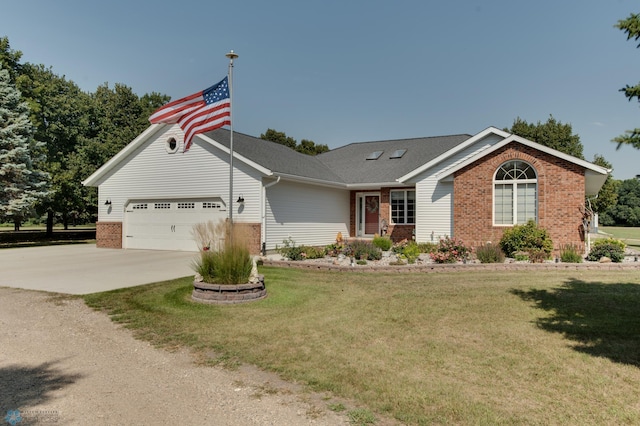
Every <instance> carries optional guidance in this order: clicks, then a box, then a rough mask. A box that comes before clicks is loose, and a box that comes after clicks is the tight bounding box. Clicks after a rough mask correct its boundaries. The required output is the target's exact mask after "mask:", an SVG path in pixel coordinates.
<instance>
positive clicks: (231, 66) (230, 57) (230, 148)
mask: <svg viewBox="0 0 640 426" xmlns="http://www.w3.org/2000/svg"><path fill="white" fill-rule="evenodd" d="M225 56H226V57H227V58H229V106H230V108H229V109H230V113H231V124H230V125H229V127H230V128H231V137H230V139H229V224H230V225H231V226H233V207H234V206H233V122H234V117H233V60H234V59H236V58H237V57H238V55H237V54H236V53H235V52H234V51H233V50H231V51H230V52H229V53H227V54H226V55H225Z"/></svg>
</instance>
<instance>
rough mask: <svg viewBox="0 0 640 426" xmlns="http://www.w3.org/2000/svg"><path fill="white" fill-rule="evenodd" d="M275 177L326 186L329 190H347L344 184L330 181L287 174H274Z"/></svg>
mask: <svg viewBox="0 0 640 426" xmlns="http://www.w3.org/2000/svg"><path fill="white" fill-rule="evenodd" d="M273 176H278V177H281V178H282V179H284V180H286V181H290V182H299V183H308V184H311V185H318V186H325V187H328V188H339V189H347V185H346V184H344V183H339V182H334V181H330V180H323V179H315V178H310V177H304V176H297V175H291V174H287V173H278V172H275V173H273Z"/></svg>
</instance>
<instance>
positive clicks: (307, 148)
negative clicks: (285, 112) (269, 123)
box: [260, 129, 329, 155]
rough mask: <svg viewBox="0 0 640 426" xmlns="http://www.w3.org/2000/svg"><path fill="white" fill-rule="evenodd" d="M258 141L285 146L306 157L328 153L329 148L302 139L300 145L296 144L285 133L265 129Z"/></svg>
mask: <svg viewBox="0 0 640 426" xmlns="http://www.w3.org/2000/svg"><path fill="white" fill-rule="evenodd" d="M260 139H264V140H268V141H271V142H275V143H279V144H280V145H284V146H287V147H289V148H291V149H293V150H295V151H298V152H300V153H302V154H307V155H317V154H321V153H323V152H327V151H329V147H328V146H327V145H324V144H317V145H316V143H315V142H313V141H311V140H308V139H302V140H301V141H300V144H298V142H297V141H296V140H295V139H294V138H292V137H291V136H287V135H286V133H285V132H278V131H277V130H274V129H267V131H266V132H264V133H263V134H261V135H260Z"/></svg>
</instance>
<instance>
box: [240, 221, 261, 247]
mask: <svg viewBox="0 0 640 426" xmlns="http://www.w3.org/2000/svg"><path fill="white" fill-rule="evenodd" d="M233 226H234V227H237V228H240V233H241V235H242V236H243V237H244V238H246V239H247V242H248V243H249V252H251V254H259V253H260V250H261V249H262V247H261V246H260V240H261V238H262V235H261V226H260V224H259V223H238V222H234V224H233Z"/></svg>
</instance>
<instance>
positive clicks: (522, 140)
mask: <svg viewBox="0 0 640 426" xmlns="http://www.w3.org/2000/svg"><path fill="white" fill-rule="evenodd" d="M511 142H517V143H521V144H522V145H526V146H528V147H530V148H533V149H535V150H538V151H542V152H544V153H547V154H549V155H552V156H554V157H558V158H561V159H563V160H565V161H568V162H570V163H574V164H577V165H578V166H581V167H584V168H585V169H587V170H591V171H593V172H594V173H595V174H600V175H604V176H605V179H606V176H607V175H608V174H609V172H610V170H609V169H607V168H604V167H601V166H597V165H595V164H593V163H590V162H588V161H585V160H581V159H580V158H577V157H574V156H572V155H569V154H565V153H564V152H560V151H558V150H555V149H553V148H549V147H548V146H545V145H540V144H539V143H537V142H533V141H530V140H529V139H525V138H523V137H520V136H517V135H509V136H508V137H506V138H505V139H503V140H501V141H500V142H498V143H497V144H495V145H492V146H490V147H489V148H487V149H485V150H483V151H481V152H478V153H477V154H475V155H473V156H472V157H469V158H467V159H466V160H465V161H462V162H461V163H459V164H456V166H455V167H452V168H450V169H447V170H445V171H444V172H443V173H442V174H441V175H438V176H437V178H438V179H439V180H442V179H444V178H446V177H448V176H451V175H453V174H454V173H455V172H457V171H458V170H461V169H462V168H464V167H466V166H468V165H469V164H471V163H473V162H475V161H477V160H479V159H480V158H482V157H484V156H486V155H488V154H491V153H492V152H494V151H496V150H498V149H500V148H502V147H503V146H505V145H507V144H509V143H511Z"/></svg>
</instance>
